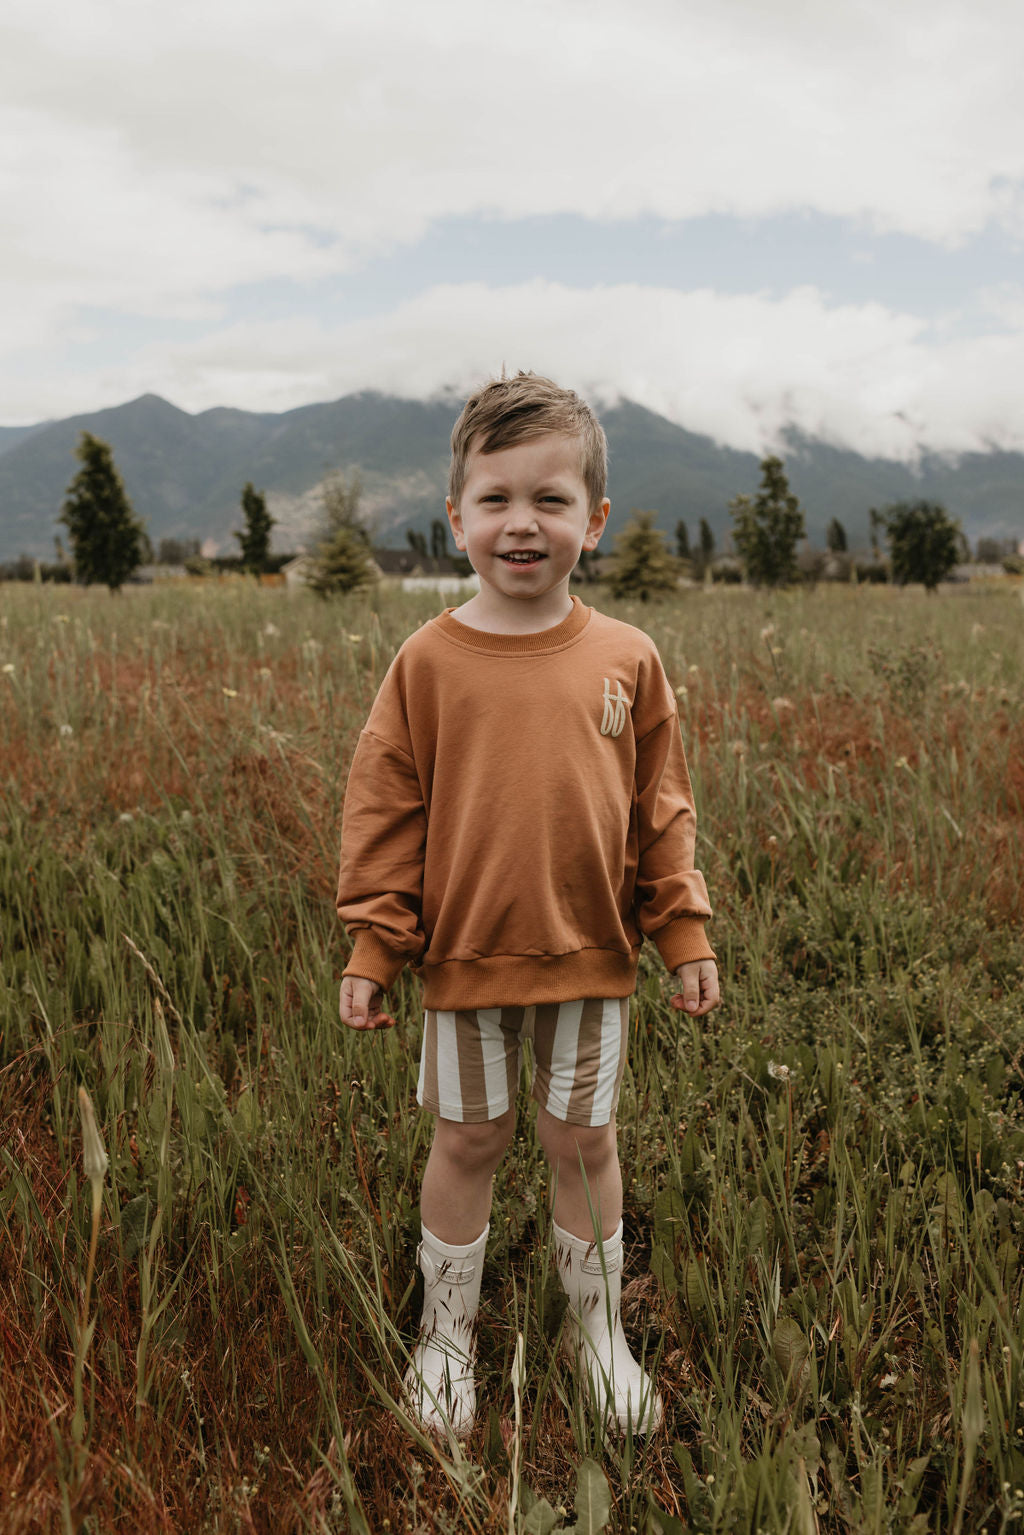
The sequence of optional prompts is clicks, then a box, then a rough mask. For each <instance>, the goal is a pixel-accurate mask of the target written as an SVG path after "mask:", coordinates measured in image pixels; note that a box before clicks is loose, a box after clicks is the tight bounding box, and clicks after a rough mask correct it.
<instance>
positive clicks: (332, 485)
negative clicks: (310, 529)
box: [306, 474, 377, 597]
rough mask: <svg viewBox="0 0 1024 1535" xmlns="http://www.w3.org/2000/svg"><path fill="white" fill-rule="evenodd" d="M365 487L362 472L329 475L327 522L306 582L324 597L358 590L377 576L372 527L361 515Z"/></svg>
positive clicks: (325, 491)
mask: <svg viewBox="0 0 1024 1535" xmlns="http://www.w3.org/2000/svg"><path fill="white" fill-rule="evenodd" d="M362 493H363V487H362V482H361V481H360V478H359V475H358V474H353V475H352V477H351V479H350V480H346V479H345V477H344V475H340V474H335V475H331V476H329V478H328V479H327V480H326V481H325V482H324V486H323V490H322V497H323V508H324V515H323V522H322V524H321V528H320V536H319V539H318V542H317V548H316V554H315V555H314V557H313V569H312V571H311V573H310V575H309V576H308V577H307V580H306V584H307V585H308V586H311V587H312V588H313V590H314V591H315V592H316V593H317V594H318V595H319V596H321V597H330V596H333V595H334V594H335V593H339V592H340V593H344V592H354V591H356V590H357V589H358V588H359V587H361V586H370V585H372V583H373V582H374V581H376V579H377V572H376V570H375V568H374V563H373V546H372V544H371V542H370V533H369V530H368V528H367V526H366V524H365V522H364V521H363V519H362V517H361V515H360V508H359V503H360V498H361V497H362Z"/></svg>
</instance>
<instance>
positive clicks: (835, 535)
mask: <svg viewBox="0 0 1024 1535" xmlns="http://www.w3.org/2000/svg"><path fill="white" fill-rule="evenodd" d="M825 547H826V548H827V549H828V551H829V553H830V554H845V553H846V549H847V544H846V529H845V528H844V527H843V525H842V523H841V522H840V521H839V518H838V517H833V518H832V521H831V522H830V523H829V525H828V527H827V529H826V530H825Z"/></svg>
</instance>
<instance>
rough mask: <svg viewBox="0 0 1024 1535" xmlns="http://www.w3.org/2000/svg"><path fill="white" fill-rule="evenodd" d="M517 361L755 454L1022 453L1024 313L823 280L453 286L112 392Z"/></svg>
mask: <svg viewBox="0 0 1024 1535" xmlns="http://www.w3.org/2000/svg"><path fill="white" fill-rule="evenodd" d="M503 366H505V367H507V368H508V369H509V370H514V369H516V368H519V367H524V368H533V369H534V370H536V371H538V372H547V373H550V374H553V375H554V376H555V377H557V378H558V379H559V380H560V381H563V382H566V383H569V384H572V385H574V386H575V387H578V388H580V389H581V390H583V391H585V392H586V393H587V394H589V395H590V396H591V397H593V398H598V399H604V400H606V401H610V400H613V399H615V398H616V397H618V396H620V395H621V396H624V397H626V398H629V399H632V400H635V401H637V402H638V403H640V404H643V405H646V406H648V407H649V408H650V409H652V410H655V411H658V412H659V413H661V414H663V415H665V416H667V417H669V418H670V419H672V420H674V421H677V422H679V423H680V424H681V425H684V426H686V427H687V428H688V429H689V430H691V431H695V432H702V433H706V434H708V435H710V436H712V437H714V438H716V439H717V440H718V441H720V442H723V443H727V444H729V445H731V446H734V447H740V448H746V449H752V450H754V451H758V450H762V449H764V448H766V447H769V446H775V445H777V444H778V443H779V442H780V440H781V434H782V433H783V432H784V430H785V428H786V427H788V426H791V425H796V426H797V427H799V428H800V429H801V430H803V431H804V432H806V433H807V434H808V435H810V436H814V437H820V438H823V439H824V440H827V441H831V442H834V443H836V444H838V445H841V446H846V447H849V448H852V449H854V450H855V451H857V452H860V453H865V454H869V455H879V456H883V457H890V458H902V459H907V460H911V459H913V458H914V457H915V456H916V455H917V454H918V453H919V451H920V450H921V449H922V448H928V449H934V450H937V451H949V452H966V451H971V450H974V449H979V450H980V449H984V448H986V447H987V446H990V445H991V444H992V443H998V444H1000V445H1002V446H1005V447H1013V448H1022V447H1024V429H1022V427H1021V424H1020V420H1019V412H1017V410H1016V408H1015V406H1014V404H1013V402H1015V401H1016V399H1017V397H1018V393H1019V380H1020V378H1021V376H1022V375H1024V323H1021V324H1019V325H1018V326H1017V327H1016V328H1015V329H1014V330H1012V331H1010V332H1008V333H1006V334H998V335H991V336H981V337H976V338H963V337H958V336H957V335H956V334H955V333H950V334H948V335H946V334H944V333H939V334H936V333H934V332H933V331H931V330H929V328H928V327H927V326H926V325H925V323H924V322H923V321H922V320H921V319H920V318H918V317H916V316H908V315H903V314H897V313H894V312H893V311H891V310H887V309H885V308H883V307H882V306H880V305H877V304H863V305H838V306H837V305H829V304H828V303H827V302H826V301H825V299H824V298H823V297H822V295H821V294H820V293H818V292H817V291H816V290H814V289H813V288H801V289H797V290H795V291H794V292H792V293H790V294H788V295H786V296H785V297H783V298H780V299H776V298H769V297H767V296H764V295H757V294H749V295H737V296H729V295H722V294H716V293H713V292H710V291H708V290H702V291H697V292H691V293H680V292H677V291H675V290H673V289H649V288H641V287H638V286H635V285H629V284H621V285H614V286H607V287H598V288H590V289H573V288H569V287H566V286H564V285H561V284H557V283H551V282H546V281H543V280H537V281H535V282H532V283H524V284H519V285H516V286H512V287H506V288H491V287H488V286H487V285H486V284H483V283H473V284H466V285H460V286H454V285H442V286H437V287H434V288H432V289H430V290H429V291H427V292H425V293H423V294H420V295H419V296H417V297H416V298H414V299H412V300H410V301H408V302H407V303H405V304H402V305H401V306H399V307H398V308H397V309H395V310H393V311H392V312H390V313H388V314H384V315H380V316H375V317H372V318H367V319H363V320H358V321H354V322H352V323H349V324H345V325H339V326H334V327H331V328H324V327H322V326H320V325H318V324H316V323H315V322H313V321H310V320H304V321H302V322H298V323H297V322H294V321H276V322H273V323H260V322H252V323H250V324H244V325H235V326H231V327H228V328H224V329H221V330H219V331H215V332H213V333H211V334H208V335H205V336H203V337H202V338H200V339H197V340H194V341H190V342H185V343H182V344H180V345H178V346H174V347H172V348H170V349H169V350H167V349H164V348H160V349H159V350H158V351H155V352H153V353H152V354H147V353H145V352H143V353H142V354H141V355H140V356H138V357H137V358H135V359H133V360H132V362H131V364H130V366H128V367H126V368H124V369H123V370H121V371H119V372H117V373H116V374H113V375H108V376H107V377H106V379H105V380H104V381H103V388H104V390H105V391H106V392H105V394H104V398H106V399H107V400H109V401H110V402H114V401H119V400H123V399H125V398H129V397H131V396H132V395H134V394H137V393H140V392H142V391H144V390H146V389H149V388H153V387H154V380H155V379H156V378H157V377H158V376H159V378H160V379H161V380H162V381H163V387H164V388H165V390H166V391H167V392H168V393H169V395H170V397H171V398H172V399H173V400H174V401H175V403H177V404H179V405H182V406H184V407H185V408H187V409H191V410H199V409H205V408H207V407H209V406H213V405H216V404H221V403H223V402H224V401H225V400H230V401H232V403H234V404H236V405H239V406H243V407H246V408H248V409H254V410H285V409H288V408H290V407H291V406H294V405H298V404H301V403H305V402H307V401H309V400H318V399H330V398H335V397H337V396H340V395H343V394H347V393H350V392H352V391H355V390H359V389H364V388H373V389H379V390H381V391H384V392H387V393H394V394H399V395H404V396H407V397H414V398H425V397H429V396H431V395H434V394H437V393H440V392H455V393H464V392H465V391H466V390H468V389H469V388H471V387H472V386H473V385H474V384H475V383H477V382H479V381H480V380H481V379H483V378H485V377H488V376H491V375H493V374H495V373H497V372H500V370H501V368H502V367H503ZM2 406H3V401H2V399H0V412H2Z"/></svg>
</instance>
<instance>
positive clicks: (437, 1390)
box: [404, 1226, 491, 1439]
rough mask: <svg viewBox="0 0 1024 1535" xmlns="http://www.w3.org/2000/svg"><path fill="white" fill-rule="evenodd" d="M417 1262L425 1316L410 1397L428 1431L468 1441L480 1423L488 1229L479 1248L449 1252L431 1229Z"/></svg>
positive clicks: (408, 1385)
mask: <svg viewBox="0 0 1024 1535" xmlns="http://www.w3.org/2000/svg"><path fill="white" fill-rule="evenodd" d="M420 1229H421V1231H422V1233H423V1240H422V1242H421V1243H420V1245H419V1247H418V1249H417V1252H416V1260H417V1262H418V1263H419V1266H420V1269H421V1271H422V1273H423V1316H422V1318H421V1321H420V1337H419V1342H418V1343H417V1345H416V1348H415V1349H414V1351H413V1356H412V1364H411V1365H410V1366H409V1369H408V1370H407V1371H406V1373H405V1383H404V1384H405V1395H406V1400H407V1401H408V1403H409V1406H410V1407H411V1409H412V1411H413V1412H414V1413H415V1415H416V1417H417V1418H419V1420H420V1422H421V1423H422V1425H423V1427H424V1428H425V1429H427V1430H428V1431H429V1432H430V1433H432V1434H440V1435H444V1434H445V1433H447V1432H448V1430H449V1429H450V1430H451V1432H452V1433H453V1434H454V1435H455V1437H456V1439H465V1438H466V1436H467V1434H468V1433H469V1432H470V1430H471V1429H472V1427H473V1420H474V1418H475V1417H476V1381H475V1379H474V1377H473V1361H474V1358H475V1355H476V1314H477V1309H478V1307H479V1305H480V1276H481V1273H482V1271H483V1264H484V1248H485V1247H486V1246H487V1233H488V1232H489V1231H490V1229H491V1228H490V1226H485V1227H484V1229H483V1231H482V1232H481V1234H480V1235H479V1236H478V1237H477V1239H476V1241H475V1242H470V1243H469V1244H468V1246H466V1247H450V1246H448V1244H447V1243H445V1242H440V1241H438V1239H437V1237H435V1236H434V1235H433V1234H432V1233H431V1232H429V1231H428V1230H427V1228H426V1226H421V1228H420Z"/></svg>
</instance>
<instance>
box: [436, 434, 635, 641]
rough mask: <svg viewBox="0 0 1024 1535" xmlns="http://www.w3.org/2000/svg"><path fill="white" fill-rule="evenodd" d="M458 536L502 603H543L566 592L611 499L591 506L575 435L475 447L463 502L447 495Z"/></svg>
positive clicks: (604, 519) (593, 545)
mask: <svg viewBox="0 0 1024 1535" xmlns="http://www.w3.org/2000/svg"><path fill="white" fill-rule="evenodd" d="M446 505H447V509H448V520H449V521H450V523H451V525H452V532H453V534H454V536H455V544H456V547H457V548H458V549H461V550H463V551H464V552H465V553H466V554H467V555H468V557H469V561H470V564H471V565H472V566H473V569H474V570H475V571H476V573H477V575H478V576H479V577H480V582H481V593H483V591H484V589H485V588H486V590H487V597H488V599H489V601H491V602H495V603H497V604H498V605H499V607H500V606H503V605H505V604H513V605H518V604H521V603H524V602H526V603H529V602H533V603H534V604H535V605H536V606H537V608H538V611H539V610H540V609H541V608H542V607H544V608H546V607H547V606H548V605H549V604H550V603H552V602H557V601H558V600H559V599H560V598H564V599H567V598H568V593H569V577H570V576H571V574H572V572H573V570H574V569H575V568H576V565H577V562H578V561H579V557H580V553H581V551H582V550H584V549H594V548H596V546H597V541H598V539H599V538H600V537H601V534H602V532H603V531H604V525H605V523H606V522H607V520H608V511H609V505H610V503H609V502H608V500H607V499H605V500H604V501H602V502H601V503H600V504H599V505H598V506H597V507H595V508H593V509H591V507H590V504H589V501H588V498H587V489H586V486H585V484H584V482H583V475H582V472H581V466H580V446H579V442H578V440H577V439H576V438H575V437H570V436H568V435H567V434H565V433H562V432H550V433H547V434H545V435H544V436H542V437H535V438H532V439H531V440H530V441H528V442H521V443H517V444H516V446H515V447H513V448H502V449H500V450H499V451H498V452H497V453H480V452H478V451H477V449H476V448H470V451H469V456H468V458H467V461H466V477H465V482H464V484H463V488H462V495H461V497H460V499H459V504H458V506H453V505H452V503H451V501H448V502H447V503H446Z"/></svg>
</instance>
